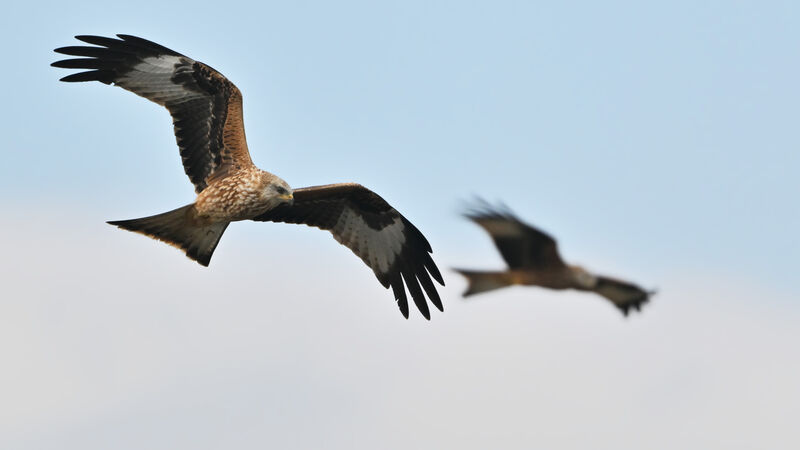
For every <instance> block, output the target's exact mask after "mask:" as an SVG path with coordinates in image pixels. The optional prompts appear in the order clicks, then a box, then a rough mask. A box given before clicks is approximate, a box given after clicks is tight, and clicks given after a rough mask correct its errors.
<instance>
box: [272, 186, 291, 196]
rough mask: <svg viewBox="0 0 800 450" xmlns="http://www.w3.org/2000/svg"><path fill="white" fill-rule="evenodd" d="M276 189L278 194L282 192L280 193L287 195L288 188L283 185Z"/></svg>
mask: <svg viewBox="0 0 800 450" xmlns="http://www.w3.org/2000/svg"><path fill="white" fill-rule="evenodd" d="M275 190H276V191H277V192H278V194H280V195H286V194H287V193H288V191H287V190H286V188H284V187H283V186H278V187H277V188H275Z"/></svg>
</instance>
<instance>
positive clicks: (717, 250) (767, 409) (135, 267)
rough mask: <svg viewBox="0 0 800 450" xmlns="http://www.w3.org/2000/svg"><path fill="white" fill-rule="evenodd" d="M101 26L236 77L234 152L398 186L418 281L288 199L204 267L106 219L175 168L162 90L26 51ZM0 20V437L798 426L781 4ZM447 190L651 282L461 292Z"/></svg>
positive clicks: (76, 13) (524, 439) (112, 439)
mask: <svg viewBox="0 0 800 450" xmlns="http://www.w3.org/2000/svg"><path fill="white" fill-rule="evenodd" d="M115 33H126V34H133V35H137V36H141V37H144V38H147V39H150V40H153V41H156V42H158V43H161V44H163V45H165V46H167V47H170V48H172V49H174V50H176V51H179V52H181V53H184V54H186V55H188V56H190V57H192V58H194V59H197V60H199V61H203V62H205V63H207V64H209V65H211V66H213V67H215V68H216V69H218V70H220V71H221V72H222V73H223V74H225V75H226V76H227V77H228V78H229V79H231V80H232V81H233V82H234V83H236V85H237V86H238V87H239V89H240V90H241V91H242V92H243V95H244V119H245V128H246V131H247V138H248V145H249V147H250V151H251V154H252V157H253V160H254V161H255V163H256V164H257V165H259V166H260V167H261V168H263V169H266V170H269V171H271V172H273V173H276V174H278V175H279V176H280V177H281V178H283V179H285V180H286V181H287V182H289V184H290V185H292V186H293V187H300V186H308V185H316V184H326V183H334V182H344V181H355V182H359V183H361V184H363V185H365V186H367V187H369V188H371V189H373V190H374V191H376V192H377V193H379V194H380V195H381V196H383V197H384V198H385V199H386V200H387V201H389V202H390V203H391V204H392V205H393V206H394V207H396V208H397V209H398V210H399V211H401V212H402V213H403V214H404V215H405V216H406V217H407V218H408V219H409V220H411V221H412V222H413V223H414V224H415V225H416V226H417V227H418V228H420V230H422V232H423V233H424V234H425V235H426V236H427V238H428V240H429V241H430V242H431V244H432V246H433V249H434V255H433V256H434V259H435V260H436V262H437V263H438V265H439V267H440V268H441V269H442V270H443V272H444V275H445V281H446V284H447V285H446V286H445V287H443V288H441V289H440V292H441V294H442V297H443V300H444V303H445V311H444V313H439V312H438V311H434V312H433V317H432V320H431V321H430V322H428V321H425V320H424V319H422V318H421V317H420V315H419V314H415V313H416V311H412V315H411V318H410V319H409V320H405V319H403V318H402V316H401V315H400V313H399V312H398V310H397V307H396V306H395V305H394V304H393V303H394V301H393V298H392V295H391V293H390V292H389V291H387V290H384V289H383V287H382V286H380V284H378V283H377V282H376V280H375V278H374V275H373V274H372V273H371V271H370V270H369V269H368V268H367V267H366V266H364V265H363V263H362V262H361V261H359V260H358V259H357V258H355V257H353V255H352V254H351V253H350V252H349V251H348V250H347V249H345V248H343V247H341V246H340V245H339V244H337V243H336V242H335V241H334V240H333V239H331V237H330V235H329V234H327V233H323V232H320V231H318V230H313V229H310V228H306V227H298V226H292V225H284V224H263V223H258V224H257V223H244V222H243V223H236V224H233V225H232V226H230V227H229V228H228V231H227V232H226V234H225V236H224V237H223V239H222V241H221V243H220V246H219V247H218V249H217V251H216V253H215V256H214V260H213V262H212V264H211V266H210V267H209V268H203V267H201V266H199V265H197V264H195V263H193V262H192V261H190V260H188V259H187V258H185V257H183V256H182V255H181V254H180V253H179V252H177V251H176V250H174V249H173V248H170V247H168V246H166V245H164V244H162V243H159V242H155V241H151V240H147V239H145V238H142V237H140V236H135V235H132V234H130V233H124V232H122V231H119V230H117V229H115V228H113V227H110V226H108V225H106V224H105V223H104V222H105V221H106V220H117V219H127V218H135V217H142V216H146V215H151V214H155V213H159V212H163V211H167V210H170V209H173V208H176V207H178V206H182V205H184V204H187V203H190V202H191V201H192V200H193V189H192V187H191V185H190V183H189V182H188V179H187V178H186V177H185V175H184V174H183V170H182V168H181V166H180V158H179V155H178V152H177V147H176V145H175V141H174V136H173V135H172V127H171V125H170V123H169V116H168V113H167V112H166V111H165V110H163V109H162V108H160V107H158V106H157V105H155V104H153V103H150V102H147V101H145V100H144V99H141V98H139V97H137V96H135V95H133V94H131V93H128V92H125V91H123V90H122V89H118V88H114V87H109V86H105V85H102V84H100V83H94V84H91V83H89V84H84V83H81V84H78V83H76V84H65V83H59V82H58V81H57V80H58V78H60V77H62V76H64V75H66V74H67V73H69V71H65V70H63V69H56V68H52V67H49V64H50V63H51V62H53V61H55V60H56V59H58V58H59V55H57V54H55V53H53V52H52V50H53V49H54V48H57V47H62V46H67V45H75V44H76V43H77V41H75V40H74V39H73V38H72V37H73V36H74V35H78V34H97V35H107V36H111V35H113V34H115ZM0 37H2V40H0V42H3V44H2V45H3V51H4V55H5V61H6V62H5V64H4V65H3V70H2V71H1V72H0V77H2V82H3V85H4V86H6V89H5V90H4V92H3V94H2V98H3V100H4V102H3V103H4V104H5V105H6V108H3V109H2V110H1V111H0V129H2V131H3V135H4V136H5V137H6V139H5V143H4V145H3V148H4V150H3V160H4V164H2V165H0V207H2V210H3V215H2V217H3V219H2V221H0V236H2V238H0V239H2V240H1V241H0V243H2V247H3V251H4V256H5V257H4V258H2V260H0V293H2V294H0V358H1V359H2V362H3V367H4V369H3V370H2V371H0V446H1V447H2V448H13V449H81V450H85V449H106V448H118V449H128V448H130V449H134V448H136V449H139V448H148V449H173V448H196V449H222V448H241V449H250V448H253V449H255V448H265V447H277V448H298V449H300V448H330V449H340V448H341V449H345V448H347V449H351V448H398V449H399V448H431V449H437V448H451V447H459V448H464V449H473V448H474V449H480V448H489V447H498V446H500V447H502V448H532V447H544V448H555V449H583V448H587V447H591V448H601V449H602V448H609V449H610V448H614V449H639V448H643V447H644V448H654V449H659V448H664V449H667V448H676V447H690V448H709V449H715V448H720V449H722V448H724V449H736V448H742V449H744V448H754V447H758V448H794V447H797V445H798V444H800V436H798V434H797V431H796V426H795V424H794V422H795V421H794V418H795V417H798V415H800V385H798V383H797V380H798V379H800V354H799V352H798V350H797V345H796V343H797V342H800V329H798V327H797V325H796V324H797V323H798V320H800V303H798V300H799V299H800V288H799V287H798V285H797V283H796V279H797V274H796V272H797V268H798V267H800V264H798V256H800V239H799V238H798V234H797V230H798V229H800V208H798V206H797V198H798V194H800V181H799V180H798V171H800V152H798V147H800V135H798V133H797V132H796V130H797V125H796V118H797V116H798V106H797V105H800V89H798V84H797V80H798V79H800V60H798V58H797V55H798V53H799V52H798V51H799V50H800V5H798V4H797V3H796V2H790V1H785V2H779V1H766V2H746V1H725V2H722V1H709V2H690V1H674V2H664V4H661V5H652V4H642V2H630V1H608V2H603V3H602V4H597V3H596V2H553V4H544V3H541V2H510V1H493V2H480V3H479V2H455V1H452V2H430V1H428V2H418V1H403V2H380V3H379V4H376V2H354V1H343V2H336V3H335V4H334V3H332V2H311V1H305V2H304V1H297V2H270V1H266V2H252V3H249V2H236V1H229V2H225V3H224V4H223V7H221V6H220V5H219V4H216V3H211V2H203V1H196V2H191V3H188V2H180V1H176V2H170V3H169V4H163V3H162V2H149V1H143V2H138V3H136V4H135V5H131V4H109V3H107V2H103V3H100V2H96V1H94V0H90V1H87V2H84V3H82V4H81V6H80V8H77V7H76V6H75V5H71V4H67V3H63V2H44V3H37V4H33V3H21V2H17V3H15V4H12V5H8V6H6V9H5V11H4V14H3V15H2V16H1V17H0ZM474 196H481V197H484V198H486V199H488V200H490V201H502V202H505V203H506V204H507V205H509V207H511V208H512V209H513V210H514V211H515V212H516V213H517V214H518V215H519V216H520V217H521V218H523V219H524V220H526V221H528V222H530V223H532V224H535V225H537V226H539V227H541V228H543V229H545V230H547V231H548V232H549V233H551V234H553V235H554V236H555V237H557V238H558V239H559V246H560V248H561V251H562V254H563V256H564V257H565V259H567V260H568V261H570V262H575V263H579V264H582V265H584V266H585V267H587V268H588V269H591V270H595V271H597V272H599V273H603V274H608V275H612V276H617V277H623V278H626V279H630V280H633V281H635V282H636V283H639V284H641V285H643V286H646V287H652V288H657V289H658V294H657V295H656V296H655V297H654V298H653V300H652V301H651V302H650V303H649V304H647V305H646V307H645V308H644V309H643V311H642V313H641V314H636V315H632V316H630V317H628V318H623V317H622V316H621V315H620V314H619V313H618V312H617V311H616V310H615V309H614V308H613V307H612V306H610V305H609V304H607V303H606V302H604V301H603V300H602V299H601V298H599V297H594V296H591V295H587V294H580V293H571V292H549V291H544V290H541V289H536V288H520V287H516V288H510V289H506V290H503V291H498V292H496V293H493V294H487V295H483V296H480V297H475V298H474V300H469V301H464V300H462V299H461V297H460V294H461V292H462V291H463V290H464V288H465V283H464V281H463V280H462V279H461V278H459V276H458V275H457V274H455V273H453V272H452V271H450V270H449V269H450V268H452V267H471V268H486V269H499V268H502V267H503V264H502V260H501V258H500V257H499V256H498V255H497V253H496V251H495V250H494V247H493V246H492V243H491V241H490V240H489V238H488V236H486V235H485V233H483V231H481V230H480V229H479V228H478V227H476V226H475V225H473V224H470V223H469V222H467V221H465V220H464V219H463V218H462V217H460V216H459V213H460V212H461V211H462V209H463V207H464V205H465V204H469V201H470V199H472V198H473V197H474Z"/></svg>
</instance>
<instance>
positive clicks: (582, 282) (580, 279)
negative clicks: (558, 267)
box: [569, 266, 597, 289]
mask: <svg viewBox="0 0 800 450" xmlns="http://www.w3.org/2000/svg"><path fill="white" fill-rule="evenodd" d="M569 269H570V272H571V273H572V278H573V280H574V281H575V283H576V284H578V286H580V287H582V288H583V289H592V288H593V287H594V286H595V285H596V284H597V277H595V276H594V275H592V274H591V273H589V271H587V270H586V269H584V268H583V267H581V266H569Z"/></svg>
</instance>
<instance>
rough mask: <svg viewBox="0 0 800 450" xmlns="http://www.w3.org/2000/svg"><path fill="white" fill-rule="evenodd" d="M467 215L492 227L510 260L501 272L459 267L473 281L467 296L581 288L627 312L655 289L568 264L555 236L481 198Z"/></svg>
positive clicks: (485, 226) (479, 222)
mask: <svg viewBox="0 0 800 450" xmlns="http://www.w3.org/2000/svg"><path fill="white" fill-rule="evenodd" d="M465 216H466V217H467V218H468V219H470V220H472V221H473V222H475V223H477V224H478V225H480V226H481V228H483V229H484V230H485V231H486V232H487V233H489V235H490V236H491V237H492V240H493V241H494V244H495V246H496V247H497V250H498V251H500V254H501V255H502V257H503V259H504V260H505V261H506V263H507V264H508V270H506V271H502V272H497V271H495V272H492V271H475V270H464V269H456V271H458V272H459V273H461V274H462V275H464V276H465V277H466V278H467V280H468V282H469V286H468V288H467V291H466V292H464V296H465V297H467V296H470V295H474V294H478V293H481V292H487V291H491V290H495V289H500V288H503V287H507V286H512V285H525V286H540V287H545V288H549V289H577V290H581V291H591V292H595V293H597V294H600V295H601V296H603V297H605V298H606V299H607V300H609V301H610V302H611V303H613V304H614V305H615V306H616V307H617V308H619V310H620V311H622V313H623V314H624V315H626V316H627V315H628V311H629V310H630V309H631V308H633V309H635V310H637V311H639V310H640V308H641V305H642V304H644V303H646V302H647V301H648V300H649V299H650V296H651V295H652V294H653V292H648V291H645V290H644V289H642V288H640V287H639V286H637V285H635V284H632V283H629V282H626V281H621V280H616V279H613V278H609V277H604V276H599V275H594V274H591V273H589V272H587V271H586V270H584V269H583V268H582V267H579V266H572V265H568V264H565V263H564V261H563V260H562V259H561V255H560V254H559V252H558V246H557V244H556V241H555V239H553V238H552V237H550V235H548V234H547V233H544V232H543V231H541V230H539V229H537V228H534V227H532V226H530V225H528V224H525V223H524V222H522V221H521V220H519V219H518V218H517V217H516V216H514V214H513V213H512V212H511V211H510V210H508V209H507V208H502V209H501V208H495V207H492V206H491V205H489V204H488V203H486V202H483V201H481V202H480V204H479V205H478V206H477V207H476V208H474V209H473V210H471V211H470V212H468V213H466V214H465Z"/></svg>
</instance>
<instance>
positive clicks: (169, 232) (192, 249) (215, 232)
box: [108, 203, 229, 266]
mask: <svg viewBox="0 0 800 450" xmlns="http://www.w3.org/2000/svg"><path fill="white" fill-rule="evenodd" d="M108 223H109V224H111V225H116V226H118V227H120V228H122V229H125V230H128V231H133V232H136V233H141V234H143V235H145V236H150V237H151V238H153V239H158V240H159V241H162V242H166V243H167V244H169V245H172V246H175V247H178V248H180V249H181V250H183V251H184V252H186V256H188V257H189V258H191V259H193V260H195V261H197V262H199V263H200V264H202V265H204V266H208V263H209V262H210V261H211V255H212V254H213V253H214V249H215V248H217V244H218V243H219V239H220V238H221V237H222V233H224V232H225V228H227V227H228V223H229V222H217V223H211V224H207V223H202V222H200V221H199V220H197V215H196V210H195V208H194V203H193V204H191V205H186V206H184V207H182V208H178V209H175V210H172V211H169V212H165V213H163V214H158V215H155V216H150V217H142V218H141V219H132V220H118V221H110V222H108Z"/></svg>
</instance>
